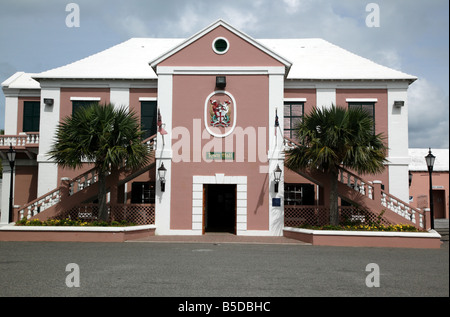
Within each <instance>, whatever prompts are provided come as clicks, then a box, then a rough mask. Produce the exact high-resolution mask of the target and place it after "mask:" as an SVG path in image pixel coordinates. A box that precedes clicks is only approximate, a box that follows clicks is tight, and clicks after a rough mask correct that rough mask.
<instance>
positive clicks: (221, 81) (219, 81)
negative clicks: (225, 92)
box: [216, 76, 227, 89]
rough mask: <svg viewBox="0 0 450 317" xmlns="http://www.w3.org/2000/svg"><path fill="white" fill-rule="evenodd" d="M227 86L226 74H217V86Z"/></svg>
mask: <svg viewBox="0 0 450 317" xmlns="http://www.w3.org/2000/svg"><path fill="white" fill-rule="evenodd" d="M226 86H227V78H226V77H225V76H216V87H217V88H219V89H225V87H226Z"/></svg>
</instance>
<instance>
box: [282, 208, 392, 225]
mask: <svg viewBox="0 0 450 317" xmlns="http://www.w3.org/2000/svg"><path fill="white" fill-rule="evenodd" d="M329 215H330V209H329V207H320V206H319V207H317V206H285V207H284V225H285V226H286V227H298V226H301V225H310V226H323V225H327V224H329V223H330V220H329V219H330V216H329ZM339 222H340V223H341V224H350V223H354V224H359V223H362V224H370V223H372V224H373V223H376V224H378V223H379V224H382V225H390V224H392V223H390V222H389V221H387V220H386V219H384V218H383V217H379V216H378V215H376V214H374V213H373V212H370V211H365V210H361V209H359V208H356V207H339Z"/></svg>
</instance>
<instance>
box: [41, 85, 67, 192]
mask: <svg viewBox="0 0 450 317" xmlns="http://www.w3.org/2000/svg"><path fill="white" fill-rule="evenodd" d="M60 95H61V94H60V88H53V87H48V88H44V87H42V89H41V119H40V120H41V123H40V127H39V129H40V132H39V134H40V141H39V154H38V156H37V162H38V192H37V196H38V197H39V196H41V195H43V194H45V193H47V192H49V191H51V190H53V189H55V188H56V187H58V186H59V181H58V166H57V165H56V164H55V163H54V162H52V161H50V160H49V158H48V155H47V153H48V152H49V151H50V149H51V147H52V144H53V142H54V136H55V133H56V128H57V126H58V124H59V110H60ZM44 98H51V99H53V105H52V106H47V105H45V104H44Z"/></svg>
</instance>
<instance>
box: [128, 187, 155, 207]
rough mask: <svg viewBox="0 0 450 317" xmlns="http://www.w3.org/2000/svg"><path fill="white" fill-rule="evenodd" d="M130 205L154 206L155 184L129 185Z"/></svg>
mask: <svg viewBox="0 0 450 317" xmlns="http://www.w3.org/2000/svg"><path fill="white" fill-rule="evenodd" d="M131 203H132V204H154V203H155V182H133V183H132V184H131Z"/></svg>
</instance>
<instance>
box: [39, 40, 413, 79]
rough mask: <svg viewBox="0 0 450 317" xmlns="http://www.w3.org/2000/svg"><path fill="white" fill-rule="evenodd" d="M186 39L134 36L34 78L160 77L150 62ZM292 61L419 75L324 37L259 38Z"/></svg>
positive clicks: (307, 72) (374, 74)
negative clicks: (371, 58)
mask: <svg viewBox="0 0 450 317" xmlns="http://www.w3.org/2000/svg"><path fill="white" fill-rule="evenodd" d="M184 41H186V39H162V38H132V39H130V40H128V41H125V42H123V43H120V44H118V45H116V46H113V47H111V48H109V49H107V50H104V51H102V52H99V53H97V54H94V55H92V56H89V57H86V58H84V59H82V60H79V61H76V62H74V63H71V64H68V65H66V66H62V67H58V68H55V69H52V70H48V71H45V72H42V73H40V74H37V75H36V76H34V78H37V79H39V78H49V79H50V78H54V79H59V78H60V79H62V78H70V79H94V78H95V79H156V78H157V76H156V74H155V72H154V70H153V69H152V68H151V67H150V65H149V62H151V61H153V60H155V59H157V58H158V57H160V56H161V55H163V54H164V53H166V52H168V51H169V50H171V49H173V48H174V47H176V46H178V45H181V44H182V43H183V42H184ZM255 42H258V43H260V44H262V45H263V46H265V47H267V48H268V49H269V50H271V51H274V52H276V53H277V54H279V55H280V56H282V57H284V58H286V60H289V61H290V62H291V63H292V67H291V69H290V71H289V74H288V76H287V78H288V79H307V80H308V79H312V80H407V81H409V82H413V81H414V80H416V79H417V78H416V77H414V76H411V75H408V74H405V73H402V72H400V71H397V70H394V69H390V68H388V67H385V66H382V65H379V64H376V63H374V62H372V61H370V60H368V59H366V58H363V57H360V56H358V55H355V54H353V53H351V52H348V51H346V50H344V49H342V48H340V47H338V46H336V45H333V44H331V43H329V42H327V41H325V40H322V39H262V40H255Z"/></svg>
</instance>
